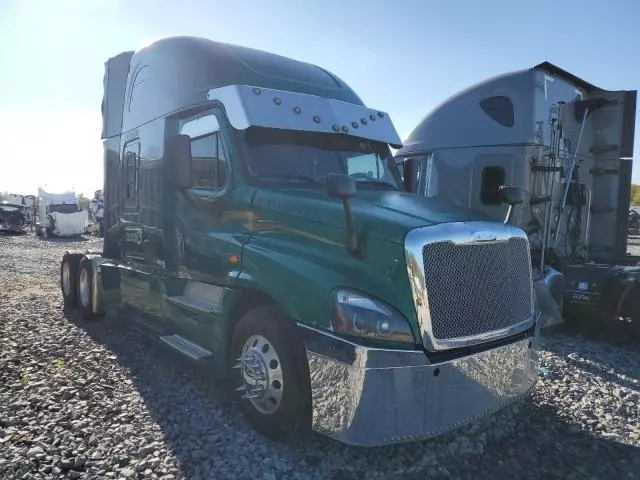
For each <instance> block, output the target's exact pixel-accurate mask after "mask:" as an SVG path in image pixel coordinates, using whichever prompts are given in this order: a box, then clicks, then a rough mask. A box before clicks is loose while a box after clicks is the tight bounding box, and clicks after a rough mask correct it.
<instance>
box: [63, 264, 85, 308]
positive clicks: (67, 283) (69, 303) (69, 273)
mask: <svg viewBox="0 0 640 480" xmlns="http://www.w3.org/2000/svg"><path fill="white" fill-rule="evenodd" d="M81 259H82V254H80V253H65V254H64V256H63V257H62V261H61V262H60V290H61V291H62V302H63V307H64V309H65V310H71V309H74V308H75V307H76V305H77V302H76V300H77V288H76V280H77V278H78V265H79V264H80V260H81Z"/></svg>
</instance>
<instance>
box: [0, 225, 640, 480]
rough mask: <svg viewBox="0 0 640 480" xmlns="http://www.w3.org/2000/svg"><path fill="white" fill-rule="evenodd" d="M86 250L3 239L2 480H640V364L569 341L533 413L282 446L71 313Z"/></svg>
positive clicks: (639, 359) (181, 375)
mask: <svg viewBox="0 0 640 480" xmlns="http://www.w3.org/2000/svg"><path fill="white" fill-rule="evenodd" d="M68 248H69V249H95V248H100V242H99V240H96V239H85V240H83V241H78V242H63V241H54V240H48V241H44V240H39V239H36V238H35V237H33V236H31V235H29V236H24V237H0V478H1V479H11V478H23V479H29V478H112V479H113V478H164V479H179V478H186V479H209V478H212V479H213V478H215V479H217V478H225V479H226V478H263V479H276V478H277V479H284V478H290V479H292V478H318V479H350V478H381V479H382V478H385V479H386V478H415V479H418V478H420V479H422V478H460V479H467V478H473V479H478V478H489V479H492V480H495V479H501V478H508V479H510V480H511V479H516V478H517V479H519V478H545V479H547V478H558V479H560V478H561V479H574V478H575V479H578V478H579V479H584V478H587V479H590V478H607V479H609V478H616V479H618V478H640V414H639V405H640V381H639V379H640V355H639V353H640V351H639V350H638V349H637V347H636V348H635V349H633V348H631V347H627V346H624V347H620V346H614V345H612V344H610V343H604V342H594V341H587V340H580V339H579V338H577V337H575V336H569V335H567V334H563V333H555V334H553V335H551V336H547V337H546V338H544V339H543V348H544V349H543V352H542V368H541V371H540V381H539V383H538V385H537V387H536V389H535V390H534V392H533V393H532V395H531V396H530V397H529V398H527V399H526V400H525V401H523V402H521V403H520V404H518V405H515V406H513V407H510V408H508V409H506V410H503V411H502V412H500V413H498V414H496V415H494V416H492V417H490V418H487V419H485V420H483V421H481V422H478V423H476V424H473V425H471V426H468V427H465V428H462V429H460V430H458V431H456V432H453V433H450V434H447V435H445V436H442V437H439V438H437V439H433V440H430V441H425V442H420V443H412V444H405V445H398V446H388V447H380V448H374V449H354V448H347V447H345V446H344V445H341V444H339V443H336V442H334V441H331V440H328V439H325V438H322V437H320V436H318V435H314V434H311V435H309V436H308V437H306V438H303V439H297V440H295V441H290V442H285V443H275V442H272V441H269V440H266V439H264V438H262V437H260V436H259V435H258V434H256V433H254V432H253V431H252V430H251V429H250V428H249V427H247V426H246V425H245V423H244V421H243V419H242V417H241V416H240V415H239V414H238V413H237V411H236V409H235V408H234V406H233V404H232V403H231V401H230V398H229V396H228V394H227V392H226V390H225V389H224V388H223V386H222V385H214V384H212V383H210V382H207V381H206V378H205V377H204V374H203V373H202V372H199V371H196V370H195V369H194V368H192V367H190V366H188V365H186V364H184V363H182V362H176V361H175V360H176V359H175V357H174V356H173V355H171V356H167V351H166V350H165V349H162V348H160V347H158V346H155V345H151V344H150V342H148V341H147V340H146V339H145V338H144V337H142V335H141V334H139V333H138V332H137V331H135V330H132V329H123V328H122V327H117V326H114V325H112V324H109V323H104V322H100V321H96V322H81V321H76V319H74V318H72V317H70V318H67V317H65V315H64V314H63V311H62V308H61V307H62V302H61V297H60V293H59V288H58V269H59V260H60V258H61V255H62V252H63V251H64V250H65V249H68Z"/></svg>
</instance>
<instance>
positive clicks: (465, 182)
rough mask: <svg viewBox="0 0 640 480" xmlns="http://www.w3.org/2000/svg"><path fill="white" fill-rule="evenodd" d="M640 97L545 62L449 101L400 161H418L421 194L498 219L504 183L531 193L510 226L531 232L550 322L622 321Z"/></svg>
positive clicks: (629, 272)
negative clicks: (567, 319)
mask: <svg viewBox="0 0 640 480" xmlns="http://www.w3.org/2000/svg"><path fill="white" fill-rule="evenodd" d="M636 100H637V91H636V90H629V91H610V90H604V89H602V88H599V87H596V86H594V85H592V84H590V83H588V82H586V81H585V80H582V79H580V78H578V77H577V76H575V75H574V74H572V73H570V72H567V71H565V70H562V69H561V68H558V67H557V66H555V65H552V64H551V63H548V62H544V63H541V64H539V65H536V66H535V67H533V68H530V69H525V70H520V71H517V72H510V73H506V74H503V75H499V76H496V77H493V78H490V79H487V80H485V81H483V82H480V83H478V84H476V85H473V86H471V87H469V88H467V89H465V90H464V91H462V92H460V93H458V94H456V95H454V96H452V97H451V98H449V99H447V100H446V101H445V102H443V103H442V104H440V105H439V106H438V107H437V108H435V109H434V110H433V111H432V112H430V113H429V114H428V115H427V116H425V118H424V119H423V120H422V121H421V122H420V123H419V125H417V126H416V127H415V129H414V130H413V131H412V132H411V134H410V135H409V137H408V138H407V140H406V141H405V145H404V146H403V148H401V149H400V150H398V151H397V152H396V159H397V163H398V164H399V165H402V164H403V163H404V162H405V161H407V160H409V159H411V160H412V161H416V162H418V163H419V170H418V171H419V175H418V176H419V180H418V182H417V186H416V192H417V193H419V194H420V195H423V196H425V197H428V198H432V199H441V200H446V201H449V202H452V203H455V204H457V205H460V206H465V207H469V208H472V209H474V210H476V211H479V212H483V213H486V214H487V215H490V216H491V217H493V218H495V219H499V218H501V217H502V216H504V214H505V210H506V208H505V206H504V204H503V203H502V201H501V198H500V192H499V187H500V185H502V184H503V183H505V182H509V183H511V184H513V185H517V186H520V187H523V188H525V189H527V190H528V191H530V192H531V195H530V196H529V197H528V199H527V200H526V201H525V202H524V203H523V204H522V205H521V206H519V207H518V208H517V209H516V212H515V214H514V222H513V223H514V224H515V225H518V226H519V227H521V228H522V229H524V230H525V231H526V232H527V234H528V237H529V241H530V244H531V248H532V258H533V262H534V278H535V287H536V294H537V297H538V300H539V302H540V305H541V307H542V309H543V312H544V314H545V317H547V320H546V321H547V322H549V323H555V322H560V321H562V315H564V316H565V317H571V318H573V319H576V320H577V321H579V322H582V321H586V319H587V317H594V316H595V317H598V318H600V319H602V317H604V319H605V320H606V321H607V322H608V321H611V320H614V321H617V320H619V319H620V318H627V317H628V315H627V314H626V313H625V310H626V307H627V306H628V307H629V308H631V309H632V310H633V308H632V305H630V304H629V305H626V304H625V302H624V301H622V300H624V298H627V300H629V301H631V300H632V299H634V298H640V297H638V295H631V296H627V293H628V292H629V291H630V290H628V288H627V285H630V286H632V285H634V284H635V283H636V282H635V281H634V280H633V279H632V277H633V276H634V275H635V271H634V270H633V269H625V267H626V266H634V267H635V264H637V263H638V261H639V260H640V257H637V256H630V255H628V254H627V235H628V230H629V227H630V214H629V206H630V197H631V165H632V159H631V157H632V156H633V145H634V128H635V116H636V115H635V112H636ZM633 217H634V216H633V215H631V219H632V220H633ZM613 284H616V285H617V286H618V287H620V288H617V287H616V289H615V292H606V291H605V290H604V288H605V287H606V286H610V285H613ZM639 287H640V286H639ZM621 292H626V293H624V294H623V295H622V296H620V295H621ZM619 300H620V301H619ZM638 306H639V307H640V304H639V305H638ZM625 321H626V320H625ZM634 321H635V322H636V323H637V324H638V327H639V330H640V317H638V318H636V319H635V320H634Z"/></svg>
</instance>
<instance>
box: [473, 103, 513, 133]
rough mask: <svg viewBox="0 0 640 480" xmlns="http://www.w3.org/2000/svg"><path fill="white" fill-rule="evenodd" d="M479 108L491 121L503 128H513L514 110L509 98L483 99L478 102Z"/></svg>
mask: <svg viewBox="0 0 640 480" xmlns="http://www.w3.org/2000/svg"><path fill="white" fill-rule="evenodd" d="M480 107H481V108H482V110H484V112H485V113H486V114H487V115H489V116H490V117H491V118H492V119H493V120H495V121H496V122H498V123H499V124H500V125H503V126H505V127H513V124H514V116H515V113H514V109H513V103H512V102H511V99H509V97H504V96H495V97H489V98H485V99H484V100H482V101H481V102H480Z"/></svg>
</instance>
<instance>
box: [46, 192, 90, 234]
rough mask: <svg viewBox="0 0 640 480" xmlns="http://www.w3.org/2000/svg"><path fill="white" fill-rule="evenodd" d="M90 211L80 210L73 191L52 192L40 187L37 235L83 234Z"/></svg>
mask: <svg viewBox="0 0 640 480" xmlns="http://www.w3.org/2000/svg"><path fill="white" fill-rule="evenodd" d="M88 221H89V219H88V212H87V211H86V210H80V205H79V204H78V199H77V197H76V194H75V193H74V192H72V191H66V192H61V193H52V192H47V191H45V190H43V189H42V188H38V223H37V224H36V235H38V236H42V237H45V238H46V237H49V236H52V235H53V236H56V237H72V236H75V235H82V234H83V233H84V232H85V230H86V228H87V225H88Z"/></svg>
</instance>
